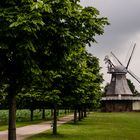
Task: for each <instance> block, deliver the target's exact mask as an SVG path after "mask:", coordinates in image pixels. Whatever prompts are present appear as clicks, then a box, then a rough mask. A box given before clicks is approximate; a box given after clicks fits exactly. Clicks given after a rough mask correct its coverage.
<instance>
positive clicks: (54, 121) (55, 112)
mask: <svg viewBox="0 0 140 140" xmlns="http://www.w3.org/2000/svg"><path fill="white" fill-rule="evenodd" d="M53 134H54V135H56V134H57V107H56V105H54V112H53Z"/></svg>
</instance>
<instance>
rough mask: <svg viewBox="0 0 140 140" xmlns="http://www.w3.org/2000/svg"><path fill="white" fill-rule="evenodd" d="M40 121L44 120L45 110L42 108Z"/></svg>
mask: <svg viewBox="0 0 140 140" xmlns="http://www.w3.org/2000/svg"><path fill="white" fill-rule="evenodd" d="M42 119H43V120H44V119H45V109H44V108H43V109H42Z"/></svg>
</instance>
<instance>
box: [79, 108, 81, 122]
mask: <svg viewBox="0 0 140 140" xmlns="http://www.w3.org/2000/svg"><path fill="white" fill-rule="evenodd" d="M78 120H79V121H81V110H80V109H78Z"/></svg>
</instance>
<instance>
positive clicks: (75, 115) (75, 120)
mask: <svg viewBox="0 0 140 140" xmlns="http://www.w3.org/2000/svg"><path fill="white" fill-rule="evenodd" d="M76 122H77V109H75V110H74V123H75V124H76Z"/></svg>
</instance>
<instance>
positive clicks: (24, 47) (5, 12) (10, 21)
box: [0, 0, 43, 140]
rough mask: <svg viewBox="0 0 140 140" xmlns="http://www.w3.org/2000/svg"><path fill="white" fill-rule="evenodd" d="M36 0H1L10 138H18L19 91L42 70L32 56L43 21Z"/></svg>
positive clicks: (0, 66)
mask: <svg viewBox="0 0 140 140" xmlns="http://www.w3.org/2000/svg"><path fill="white" fill-rule="evenodd" d="M35 4H37V5H39V4H40V3H39V2H33V1H30V0H29V1H28V0H22V1H20V0H17V1H16V0H10V1H9V0H2V1H1V2H0V13H1V14H0V60H1V63H0V77H1V84H2V85H8V86H7V88H6V90H7V93H8V103H9V128H8V130H9V131H8V132H9V133H8V139H9V140H16V131H15V130H16V126H15V122H16V95H17V94H18V93H19V92H20V91H21V90H22V88H26V86H28V87H29V86H31V81H32V80H33V79H34V78H35V77H36V76H37V75H38V73H39V68H38V66H37V64H36V62H35V61H34V60H33V58H32V54H34V53H35V48H34V46H33V43H32V41H33V38H36V35H35V33H36V31H37V30H39V29H40V27H41V26H43V22H42V16H41V14H40V12H39V11H38V10H37V9H35V8H34V5H35ZM34 76H35V77H34Z"/></svg>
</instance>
